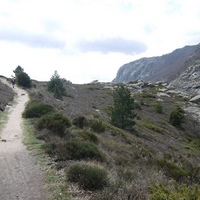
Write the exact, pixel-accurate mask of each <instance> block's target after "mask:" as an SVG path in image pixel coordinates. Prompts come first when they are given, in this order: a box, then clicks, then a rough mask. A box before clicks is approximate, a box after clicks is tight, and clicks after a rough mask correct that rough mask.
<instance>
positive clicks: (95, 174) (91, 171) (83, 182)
mask: <svg viewBox="0 0 200 200" xmlns="http://www.w3.org/2000/svg"><path fill="white" fill-rule="evenodd" d="M67 179H68V181H70V182H75V183H78V185H79V186H80V187H81V188H83V189H84V190H92V191H94V190H101V189H103V188H104V187H106V186H107V185H108V182H109V181H108V173H107V171H106V170H105V169H102V168H100V167H98V166H90V165H87V164H81V163H80V164H75V165H73V166H71V167H70V168H69V170H68V171H67Z"/></svg>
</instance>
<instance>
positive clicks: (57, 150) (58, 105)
mask: <svg viewBox="0 0 200 200" xmlns="http://www.w3.org/2000/svg"><path fill="white" fill-rule="evenodd" d="M117 87H118V85H117V84H115V83H93V84H86V85H75V84H65V88H66V91H67V94H68V95H67V96H65V97H63V101H61V100H58V99H55V98H54V97H53V94H52V93H50V92H48V91H47V83H44V82H42V83H41V82H37V81H34V88H32V89H31V90H29V93H30V98H31V102H30V104H29V105H28V108H30V107H31V106H32V105H35V104H40V103H45V104H50V105H52V106H53V108H54V111H53V114H54V113H62V114H63V115H64V116H67V117H68V118H69V120H70V121H71V122H72V124H73V122H74V120H75V119H76V118H77V117H81V118H79V119H83V118H84V119H86V121H87V123H86V124H85V125H84V126H83V127H79V126H78V125H77V124H73V125H72V126H71V127H69V128H67V129H66V130H65V133H64V135H60V136H59V135H58V133H55V132H51V131H50V130H49V129H48V127H47V128H46V129H44V130H40V129H37V128H36V130H35V136H36V137H37V138H38V139H39V140H41V141H42V142H41V143H42V147H43V149H44V150H45V152H46V153H47V154H49V156H50V157H51V159H52V162H53V163H54V164H53V166H56V168H57V170H58V175H59V176H61V177H66V184H67V188H68V190H69V192H70V195H71V196H72V197H74V199H95V200H98V199H99V200H100V199H102V198H103V199H114V200H120V199H122V198H123V199H127V200H128V199H135V197H136V196H137V197H138V199H150V198H149V195H150V194H151V191H150V190H149V186H153V185H154V184H155V183H158V182H160V183H163V184H165V186H166V185H171V183H172V182H171V181H172V180H174V181H176V182H177V183H178V184H179V183H186V184H188V185H190V186H191V188H192V187H193V184H194V183H197V184H200V182H199V180H200V166H199V163H200V157H199V155H200V154H199V153H200V135H199V130H200V124H199V122H198V121H196V120H195V119H194V118H193V116H192V115H191V113H190V112H188V111H185V112H184V116H185V117H186V121H185V123H183V124H182V126H181V127H174V126H172V125H171V124H170V123H169V116H170V113H171V112H172V111H174V109H176V107H177V105H179V106H180V107H181V108H182V109H185V110H186V108H188V107H189V106H191V103H190V102H189V100H190V97H186V96H181V94H177V93H174V92H173V91H172V90H170V89H169V88H167V87H166V86H165V85H162V84H148V83H145V82H134V83H129V84H125V87H127V88H128V89H129V90H130V91H131V94H132V96H133V97H134V99H135V102H136V105H137V106H136V108H135V112H136V113H137V117H136V118H135V121H136V125H135V127H134V128H135V130H133V131H126V130H122V129H119V128H117V127H114V126H112V125H111V124H110V117H109V115H108V113H109V107H110V106H112V105H113V99H112V93H113V91H114V90H115V89H116V88H117ZM196 106H197V107H198V105H196ZM158 107H159V108H161V110H159V111H158ZM49 119H50V118H49ZM41 120H42V118H40V119H32V121H31V122H32V123H33V124H34V125H35V127H37V123H38V121H41ZM94 124H95V128H94ZM102 126H103V128H102ZM91 151H92V152H91ZM78 166H81V169H85V168H84V167H85V166H88V167H92V168H94V169H96V170H97V171H98V170H100V169H103V170H105V171H106V172H107V173H108V177H109V184H108V185H106V184H105V185H104V187H103V189H102V188H101V190H95V189H94V188H90V189H91V191H88V190H87V189H86V190H85V189H84V187H83V186H82V185H81V184H82V183H80V185H77V183H74V182H73V181H70V180H71V179H70V178H69V174H70V172H71V171H70V170H72V169H73V167H77V168H78ZM83 166H84V167H83ZM77 168H76V170H77V171H75V172H74V173H75V174H76V173H77V176H79V175H78V169H79V168H78V169H77ZM97 171H96V173H97ZM65 172H68V173H69V174H68V175H66V173H65ZM71 173H72V172H71ZM85 173H86V171H85ZM87 177H88V176H87ZM74 179H75V178H74ZM86 180H87V178H86ZM95 180H96V179H95V178H94V179H93V181H94V182H95ZM76 181H77V182H78V181H79V180H77V179H75V182H76ZM91 184H92V183H91ZM88 187H89V186H88ZM91 187H92V186H91ZM93 187H95V186H93ZM170 187H171V186H170ZM180 187H181V185H180ZM197 199H198V198H197Z"/></svg>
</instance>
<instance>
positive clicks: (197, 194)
mask: <svg viewBox="0 0 200 200" xmlns="http://www.w3.org/2000/svg"><path fill="white" fill-rule="evenodd" d="M149 189H150V195H149V199H150V200H165V199H166V200H177V199H185V200H186V199H187V200H199V199H200V187H199V186H198V185H194V186H192V187H188V186H187V185H178V184H176V183H174V184H173V185H171V186H168V185H164V184H162V183H157V184H154V185H151V186H150V187H149Z"/></svg>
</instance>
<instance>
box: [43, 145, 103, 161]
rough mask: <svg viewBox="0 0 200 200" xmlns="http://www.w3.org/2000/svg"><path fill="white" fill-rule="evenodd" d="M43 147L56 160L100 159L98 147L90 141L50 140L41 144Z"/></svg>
mask: <svg viewBox="0 0 200 200" xmlns="http://www.w3.org/2000/svg"><path fill="white" fill-rule="evenodd" d="M42 147H43V149H44V150H45V152H46V153H48V154H49V155H51V156H52V157H56V158H57V160H61V161H64V160H82V159H95V160H101V159H102V157H101V154H100V152H99V150H98V148H97V147H96V146H95V145H94V144H93V143H90V142H83V141H60V142H56V141H51V142H49V143H45V144H43V146H42Z"/></svg>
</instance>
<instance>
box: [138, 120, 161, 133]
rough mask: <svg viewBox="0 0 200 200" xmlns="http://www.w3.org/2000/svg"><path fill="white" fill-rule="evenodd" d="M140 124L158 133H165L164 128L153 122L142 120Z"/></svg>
mask: <svg viewBox="0 0 200 200" xmlns="http://www.w3.org/2000/svg"><path fill="white" fill-rule="evenodd" d="M139 125H140V126H143V127H145V128H147V129H149V130H152V131H155V132H157V133H163V131H164V129H163V128H161V127H159V126H156V125H155V124H151V123H145V122H140V123H139Z"/></svg>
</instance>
